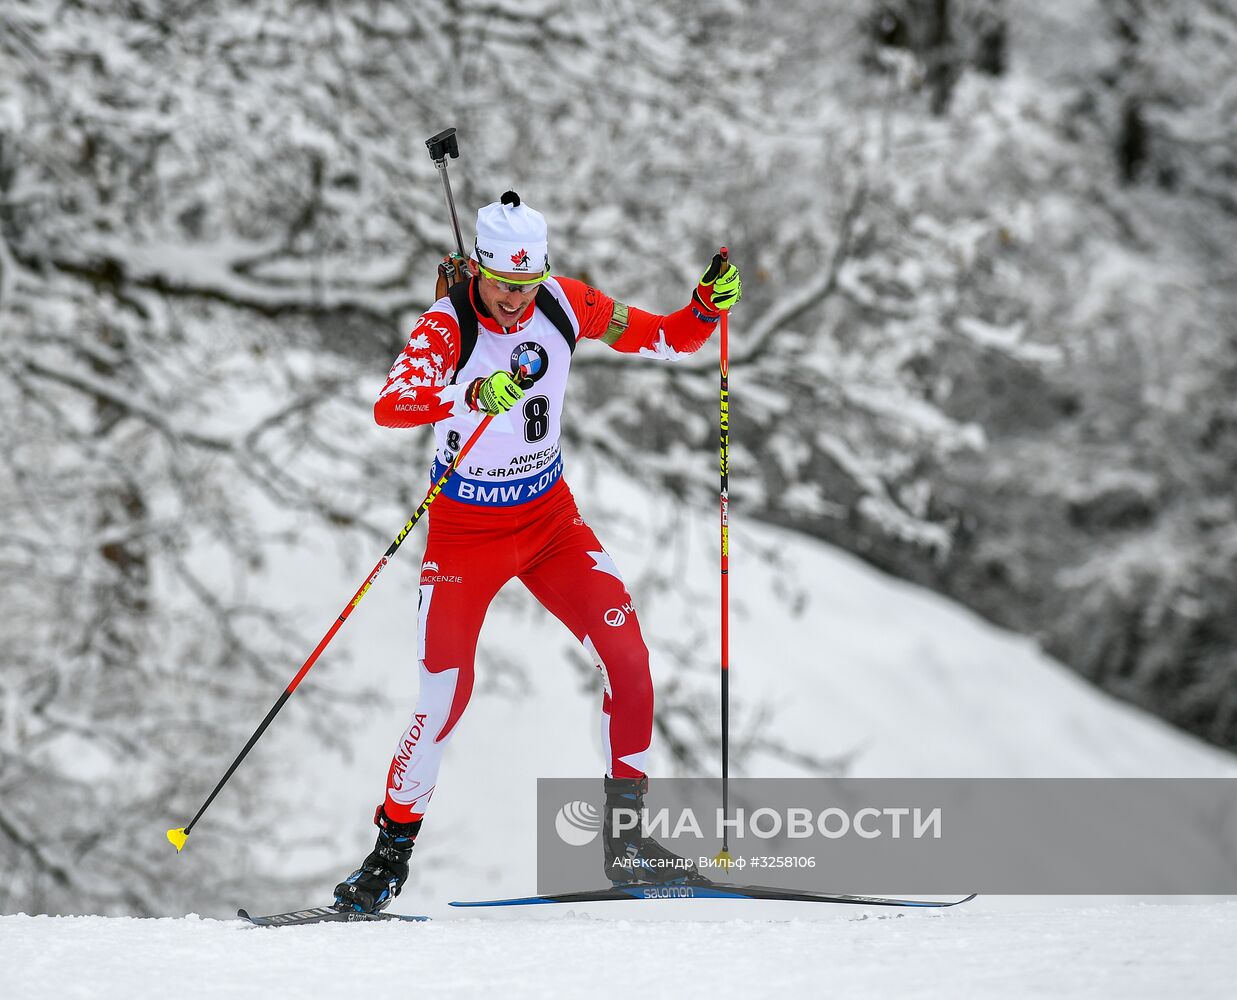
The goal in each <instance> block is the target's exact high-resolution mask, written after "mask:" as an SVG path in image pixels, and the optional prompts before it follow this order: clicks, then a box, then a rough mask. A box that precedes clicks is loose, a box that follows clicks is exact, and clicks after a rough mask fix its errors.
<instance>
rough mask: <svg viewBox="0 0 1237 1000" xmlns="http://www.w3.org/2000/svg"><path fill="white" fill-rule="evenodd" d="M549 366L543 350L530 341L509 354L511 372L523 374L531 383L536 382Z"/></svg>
mask: <svg viewBox="0 0 1237 1000" xmlns="http://www.w3.org/2000/svg"><path fill="white" fill-rule="evenodd" d="M549 366H550V359H549V357H548V356H547V355H546V352H545V348H544V347H542V346H541V345H540V344H535V343H533V342H532V341H531V340H526V341H525V342H524V343H522V344H521V345H520V346H519V347H517V348H516V349H515V350H514V351H512V352H511V371H512V372H523V373H524V377H525V378H526V379H528V380H529V381H531V382H536V381H538V380H539V379H540V378H541V376H543V375H544V374H545V373H546V369H547V368H548V367H549Z"/></svg>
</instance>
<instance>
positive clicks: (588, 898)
mask: <svg viewBox="0 0 1237 1000" xmlns="http://www.w3.org/2000/svg"><path fill="white" fill-rule="evenodd" d="M977 895H978V893H974V892H973V893H971V894H970V895H969V896H964V897H962V898H961V899H951V900H949V899H902V898H899V897H897V896H855V895H851V894H849V893H829V892H814V891H812V890H810V889H778V888H774V887H773V886H764V885H732V884H730V883H726V882H709V883H692V884H690V885H652V884H649V883H641V884H637V885H616V886H612V887H610V888H606V889H583V890H580V891H578V892H554V893H546V894H544V895H540V896H515V897H512V898H510V899H476V900H461V901H458V902H453V903H452V904H451V905H452V906H531V905H536V904H539V903H603V902H609V901H611V900H620V899H769V900H778V901H782V902H794V903H846V904H851V905H854V906H918V907H931V908H937V909H940V908H942V907H947V906H958V905H959V904H961V903H967V902H970V901H971V900H972V899H974V898H975V897H976V896H977Z"/></svg>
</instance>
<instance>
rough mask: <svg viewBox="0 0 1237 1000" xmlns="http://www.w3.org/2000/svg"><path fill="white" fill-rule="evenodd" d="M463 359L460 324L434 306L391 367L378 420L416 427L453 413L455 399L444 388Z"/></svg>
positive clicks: (376, 413)
mask: <svg viewBox="0 0 1237 1000" xmlns="http://www.w3.org/2000/svg"><path fill="white" fill-rule="evenodd" d="M459 359H460V328H459V324H458V323H457V322H456V319H455V317H454V316H452V315H451V314H450V313H445V312H437V311H434V310H433V309H431V310H430V311H429V312H427V313H426V314H425V315H423V316H422V317H421V318H420V319H419V320H417V324H416V326H414V327H413V328H412V333H411V334H409V336H408V345H407V346H406V347H405V348H404V350H403V352H402V353H401V354H400V356H399V357H398V358H396V359H395V364H393V365H392V366H391V372H390V374H389V375H387V384H386V385H384V386H383V387H382V392H380V393H379V394H378V400H377V402H375V403H374V420H376V421H377V422H378V423H380V424H382V426H384V427H415V426H417V425H418V424H432V423H434V422H435V421H437V420H442V419H443V418H444V417H447V416H450V414H451V402H450V400H444V399H443V398H442V390H443V388H444V387H446V386H447V385H448V384H449V383H450V377H451V375H452V374H453V373H454V371H455V365H456V363H457V362H458V361H459Z"/></svg>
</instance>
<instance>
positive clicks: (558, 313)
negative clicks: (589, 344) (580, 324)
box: [533, 285, 576, 354]
mask: <svg viewBox="0 0 1237 1000" xmlns="http://www.w3.org/2000/svg"><path fill="white" fill-rule="evenodd" d="M533 301H535V302H536V303H537V308H538V309H540V310H541V311H542V312H543V313H545V318H546V319H548V320H549V321H550V322H551V323H553V324H554V326H555V327H556V328H557V329H558V332H559V333H561V334H562V335H563V340H565V341H567V350H569V351H571V352H572V353H573V354H574V353H575V349H576V335H575V333H574V332H573V331H572V329H571V320H569V319H568V318H567V313H566V311H565V310H564V309H563V307H562V306H561V305H559V303H558V299H556V298H555V297H554V293H553V292H551V291H550V290H549V289H548V288H546V287H545V285H542V286H541V287H540V288H538V289H537V298H536V299H534V300H533Z"/></svg>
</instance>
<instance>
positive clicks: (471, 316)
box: [447, 278, 477, 385]
mask: <svg viewBox="0 0 1237 1000" xmlns="http://www.w3.org/2000/svg"><path fill="white" fill-rule="evenodd" d="M476 280H477V279H476V278H473V279H471V280H469V281H457V282H456V283H455V284H454V285H452V286H451V287H450V288H449V289H447V297H448V298H449V299H450V300H451V305H453V306H455V318H456V320H457V321H458V322H459V325H460V359H459V361H457V362H456V363H455V372H454V373H453V374H452V376H451V384H452V385H455V377H456V375H458V374H459V372H460V369H461V368H463V367H464V365H466V364H468V359H469V358H470V357H472V349H473V348H474V347H476V346H477V311H476V310H475V309H473V307H472V299H471V298H470V297H469V294H468V290H469V288H471V287H472V283H473V281H476Z"/></svg>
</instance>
